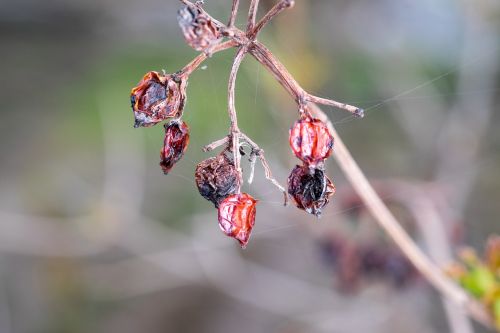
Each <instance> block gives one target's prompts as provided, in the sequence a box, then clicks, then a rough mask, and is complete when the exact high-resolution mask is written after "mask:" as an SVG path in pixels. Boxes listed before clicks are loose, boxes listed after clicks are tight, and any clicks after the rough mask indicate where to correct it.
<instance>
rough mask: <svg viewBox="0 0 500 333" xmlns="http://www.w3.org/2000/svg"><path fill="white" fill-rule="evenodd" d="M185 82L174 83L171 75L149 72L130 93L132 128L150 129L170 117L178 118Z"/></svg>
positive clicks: (182, 106)
mask: <svg viewBox="0 0 500 333" xmlns="http://www.w3.org/2000/svg"><path fill="white" fill-rule="evenodd" d="M185 90H186V82H184V81H181V82H176V80H175V79H174V78H173V77H172V76H171V75H162V74H160V73H158V72H149V73H147V74H146V75H144V77H143V78H142V80H141V82H139V84H138V85H137V86H136V87H134V88H133V89H132V91H131V93H130V102H131V104H132V110H133V111H134V117H135V125H134V127H139V126H142V127H150V126H153V125H156V124H157V123H159V122H161V121H163V120H165V119H167V118H171V117H176V116H180V115H181V114H182V110H183V108H184V103H185V100H186V94H185Z"/></svg>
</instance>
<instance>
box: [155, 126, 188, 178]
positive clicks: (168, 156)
mask: <svg viewBox="0 0 500 333" xmlns="http://www.w3.org/2000/svg"><path fill="white" fill-rule="evenodd" d="M188 144H189V128H188V126H187V125H186V123H185V122H183V121H182V120H172V121H171V122H170V123H168V124H165V139H164V140H163V148H162V149H161V151H160V166H161V168H162V170H163V173H164V174H168V173H169V172H170V170H172V168H173V167H174V165H175V163H177V162H178V161H179V160H180V159H181V158H182V156H183V155H184V152H185V151H186V149H187V147H188Z"/></svg>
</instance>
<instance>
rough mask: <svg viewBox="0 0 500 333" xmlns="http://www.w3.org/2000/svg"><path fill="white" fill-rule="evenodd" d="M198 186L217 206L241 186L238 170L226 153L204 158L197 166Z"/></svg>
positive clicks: (196, 177) (201, 192) (206, 197)
mask: <svg viewBox="0 0 500 333" xmlns="http://www.w3.org/2000/svg"><path fill="white" fill-rule="evenodd" d="M194 176H195V181H196V186H197V187H198V191H199V192H200V194H201V195H202V196H203V197H204V198H205V199H207V200H209V201H211V202H213V203H214V205H215V207H218V206H219V203H220V202H221V201H222V200H224V199H225V198H226V197H227V196H229V195H231V194H235V193H236V192H237V191H238V188H239V185H240V183H239V177H238V172H237V171H236V168H235V166H234V163H233V161H231V160H230V159H229V158H228V157H227V156H226V154H225V153H221V154H220V155H217V156H215V157H212V158H209V159H207V160H204V161H203V162H201V163H200V164H198V165H197V166H196V172H195V175H194Z"/></svg>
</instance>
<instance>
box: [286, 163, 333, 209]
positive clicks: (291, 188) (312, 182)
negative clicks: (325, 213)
mask: <svg viewBox="0 0 500 333" xmlns="http://www.w3.org/2000/svg"><path fill="white" fill-rule="evenodd" d="M334 193H335V186H334V185H333V183H332V181H331V180H330V179H328V177H327V176H326V175H325V173H324V172H323V170H321V169H317V168H311V167H309V166H307V165H303V166H300V165H297V166H295V168H294V169H293V170H292V172H291V173H290V176H289V177H288V194H290V196H291V197H292V199H293V201H294V203H295V205H296V206H297V207H298V208H299V209H302V210H304V211H306V212H307V213H309V214H313V215H316V216H317V217H320V216H321V211H322V209H323V208H324V207H325V206H326V205H327V204H328V202H330V197H331V196H332V195H333V194H334Z"/></svg>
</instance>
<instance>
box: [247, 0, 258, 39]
mask: <svg viewBox="0 0 500 333" xmlns="http://www.w3.org/2000/svg"><path fill="white" fill-rule="evenodd" d="M258 10H259V0H251V1H250V9H249V10H248V23H247V32H250V31H252V30H253V27H254V26H255V19H256V17H257V11H258Z"/></svg>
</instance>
